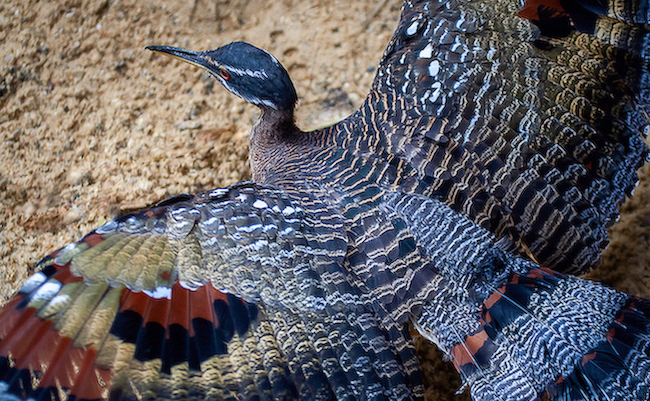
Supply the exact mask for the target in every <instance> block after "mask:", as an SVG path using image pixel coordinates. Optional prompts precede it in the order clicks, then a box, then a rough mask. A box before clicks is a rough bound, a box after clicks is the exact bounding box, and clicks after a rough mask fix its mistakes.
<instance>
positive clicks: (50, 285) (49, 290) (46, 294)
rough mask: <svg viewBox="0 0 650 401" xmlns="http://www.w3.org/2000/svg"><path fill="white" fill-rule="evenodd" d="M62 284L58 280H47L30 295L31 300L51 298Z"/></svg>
mask: <svg viewBox="0 0 650 401" xmlns="http://www.w3.org/2000/svg"><path fill="white" fill-rule="evenodd" d="M62 286H63V285H62V284H61V283H59V282H58V281H48V282H47V283H45V284H43V285H42V286H41V288H39V289H38V290H37V291H36V292H35V293H34V295H33V296H32V301H39V300H41V299H51V298H52V297H53V296H54V295H56V293H57V292H59V291H60V290H61V287H62Z"/></svg>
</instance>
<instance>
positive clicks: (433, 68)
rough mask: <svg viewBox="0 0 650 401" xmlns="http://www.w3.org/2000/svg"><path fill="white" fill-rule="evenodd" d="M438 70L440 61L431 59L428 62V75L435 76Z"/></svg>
mask: <svg viewBox="0 0 650 401" xmlns="http://www.w3.org/2000/svg"><path fill="white" fill-rule="evenodd" d="M439 72H440V61H438V60H433V61H432V62H431V63H430V64H429V76H432V77H437V76H438V73H439Z"/></svg>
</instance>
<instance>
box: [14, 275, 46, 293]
mask: <svg viewBox="0 0 650 401" xmlns="http://www.w3.org/2000/svg"><path fill="white" fill-rule="evenodd" d="M45 280H47V276H46V275H45V274H43V273H42V272H38V273H36V274H33V275H32V276H30V277H29V278H28V279H27V280H25V284H23V286H22V287H21V289H20V292H22V293H30V292H32V291H34V290H35V289H36V288H38V286H39V285H41V284H43V283H44V282H45Z"/></svg>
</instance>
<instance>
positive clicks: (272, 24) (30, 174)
mask: <svg viewBox="0 0 650 401" xmlns="http://www.w3.org/2000/svg"><path fill="white" fill-rule="evenodd" d="M399 8H400V1H399V0H389V1H385V0H381V1H368V0H362V1H355V2H349V1H344V0H334V1H324V0H323V1H318V0H303V1H297V0H279V1H275V2H266V1H261V0H250V1H243V0H233V1H227V0H226V1H224V0H215V1H208V0H198V1H195V2H192V1H178V0H173V1H162V2H161V1H153V0H143V1H136V0H87V1H86V0H84V1H81V0H63V1H57V2H46V1H36V0H0V60H1V63H0V80H1V81H0V205H1V206H0V207H1V209H0V258H1V259H0V260H2V268H1V269H0V304H1V303H4V302H5V301H6V300H7V299H8V298H9V297H10V296H11V295H12V294H13V293H14V292H15V290H16V289H17V288H18V287H19V286H20V284H21V283H22V282H23V281H24V280H25V278H26V277H27V276H28V275H29V274H31V273H32V270H31V266H32V265H33V264H34V263H35V262H36V261H37V260H38V259H39V258H40V257H41V256H43V255H45V254H47V253H49V252H51V251H53V250H55V249H57V248H59V247H61V246H64V245H65V244H67V243H69V242H71V241H74V240H76V239H78V238H79V237H81V236H82V235H83V234H84V233H86V232H88V231H90V230H92V229H93V228H95V227H97V226H98V225H100V224H102V223H104V222H105V221H106V220H108V219H111V218H112V217H113V216H114V215H115V214H118V213H120V212H122V211H125V210H129V209H133V208H140V207H144V206H147V205H149V204H151V203H154V202H156V201H158V200H160V199H162V198H165V197H167V196H170V195H173V194H177V193H181V192H197V191H201V190H204V189H208V188H213V187H223V186H226V185H228V184H231V183H234V182H237V181H240V180H243V179H246V178H248V177H249V175H250V172H249V169H248V165H247V162H246V158H247V137H246V132H247V130H248V129H249V128H250V126H251V124H252V123H253V122H254V120H255V118H256V110H255V108H254V107H250V106H247V105H246V104H245V103H244V102H243V101H241V100H239V99H237V98H236V97H234V96H232V95H230V94H228V93H226V91H224V90H222V89H221V88H220V87H219V85H218V84H217V85H215V83H214V81H213V80H212V79H210V78H208V77H207V76H206V75H205V74H202V73H201V72H200V71H198V70H197V69H195V68H192V67H190V66H188V65H186V64H183V63H179V62H176V61H173V60H171V59H169V58H166V57H161V56H156V55H154V54H152V53H150V52H148V51H145V50H144V47H145V46H147V45H153V44H164V45H172V46H180V47H185V48H190V49H196V50H202V49H209V48H215V47H218V46H220V45H222V44H225V43H227V42H230V41H233V40H246V41H249V42H252V43H254V44H256V45H258V46H260V47H263V48H265V49H267V50H269V51H271V52H272V53H273V54H274V55H276V56H277V57H278V58H279V59H280V60H281V61H282V62H283V64H284V65H285V66H286V67H287V69H288V71H289V73H290V74H291V76H292V78H293V80H294V82H295V84H296V89H297V91H298V93H299V96H300V98H301V100H300V105H299V111H298V116H297V120H298V124H299V125H300V126H301V127H302V128H303V129H310V128H317V127H319V126H323V125H326V124H329V123H332V122H334V121H337V120H339V119H341V118H343V117H344V116H346V115H347V114H349V113H350V112H351V111H353V110H354V108H355V107H356V106H358V105H359V103H360V102H361V101H362V100H363V98H364V96H365V93H366V92H367V90H368V88H369V87H370V84H371V82H372V78H373V76H374V70H375V68H376V66H377V62H378V60H379V58H380V56H381V53H382V51H383V49H384V46H385V45H386V43H387V41H388V40H389V38H390V37H391V35H392V32H393V30H394V28H395V25H396V21H397V18H398V14H399ZM649 173H650V170H648V168H644V169H643V170H642V176H643V179H642V182H641V184H640V186H639V188H638V189H637V191H636V195H635V197H634V198H633V199H632V200H631V201H628V202H627V203H626V204H625V205H624V206H623V216H622V218H621V221H620V222H619V223H618V224H617V225H616V226H615V227H614V228H613V229H612V230H611V233H612V243H611V245H610V247H609V249H608V250H607V252H606V253H605V256H604V258H603V263H602V266H601V267H600V268H599V269H598V270H596V271H595V272H594V273H592V275H591V277H593V278H596V279H599V280H604V281H606V282H607V283H610V284H612V285H614V286H615V287H617V288H619V289H622V290H625V291H627V292H630V293H633V294H637V295H641V296H645V297H650V287H649V284H650V269H649V267H650V264H649V263H648V258H649V255H648V253H647V252H645V250H646V249H647V248H648V243H649V240H650V208H649V206H648V205H649V204H650V202H648V201H649V199H648V198H649V197H650V188H649V185H650V184H649V183H648V179H647V176H648V174H649ZM418 343H419V344H421V345H423V344H424V341H421V340H418ZM420 350H421V355H422V357H423V360H424V361H425V362H424V363H423V369H424V371H425V375H426V378H427V385H428V393H427V396H428V399H429V400H452V399H453V400H460V399H467V395H466V394H464V395H461V396H454V395H453V393H454V391H455V390H456V389H457V388H458V386H459V382H458V380H457V379H456V374H455V373H454V372H453V368H452V367H451V365H449V364H448V363H442V362H440V361H439V358H440V356H439V355H438V353H437V352H436V351H435V350H433V349H432V348H428V347H425V346H421V347H420Z"/></svg>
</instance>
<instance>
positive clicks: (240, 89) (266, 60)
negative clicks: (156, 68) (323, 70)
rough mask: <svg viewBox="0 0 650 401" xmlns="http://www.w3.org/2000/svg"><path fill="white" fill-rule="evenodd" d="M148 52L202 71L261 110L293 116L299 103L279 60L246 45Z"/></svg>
mask: <svg viewBox="0 0 650 401" xmlns="http://www.w3.org/2000/svg"><path fill="white" fill-rule="evenodd" d="M147 49H148V50H152V51H154V52H158V53H162V54H166V55H168V56H171V57H175V58H177V59H180V60H182V61H185V62H187V63H190V64H193V65H196V66H198V67H201V68H203V69H204V70H206V71H207V72H208V73H209V74H210V75H212V76H213V77H215V78H216V79H217V80H218V81H219V82H221V84H222V85H223V86H224V87H225V88H226V89H228V90H229V91H230V92H232V93H234V94H235V95H237V96H239V97H241V98H242V99H244V100H246V101H247V102H249V103H252V104H254V105H256V106H258V107H260V108H262V109H265V108H271V109H275V110H278V111H284V112H289V113H292V112H293V109H294V107H295V105H296V101H297V100H298V97H297V96H296V90H295V88H294V87H293V83H292V82H291V79H290V78H289V74H288V73H287V71H286V70H285V69H284V67H282V65H281V64H280V63H279V62H278V60H277V59H276V58H275V57H273V56H272V55H271V54H269V53H268V52H266V51H264V50H262V49H259V48H257V47H255V46H253V45H250V44H248V43H245V42H233V43H230V44H227V45H225V46H222V47H220V48H218V49H214V50H206V51H202V52H194V51H191V50H185V49H179V48H175V47H168V46H148V47H147Z"/></svg>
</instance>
